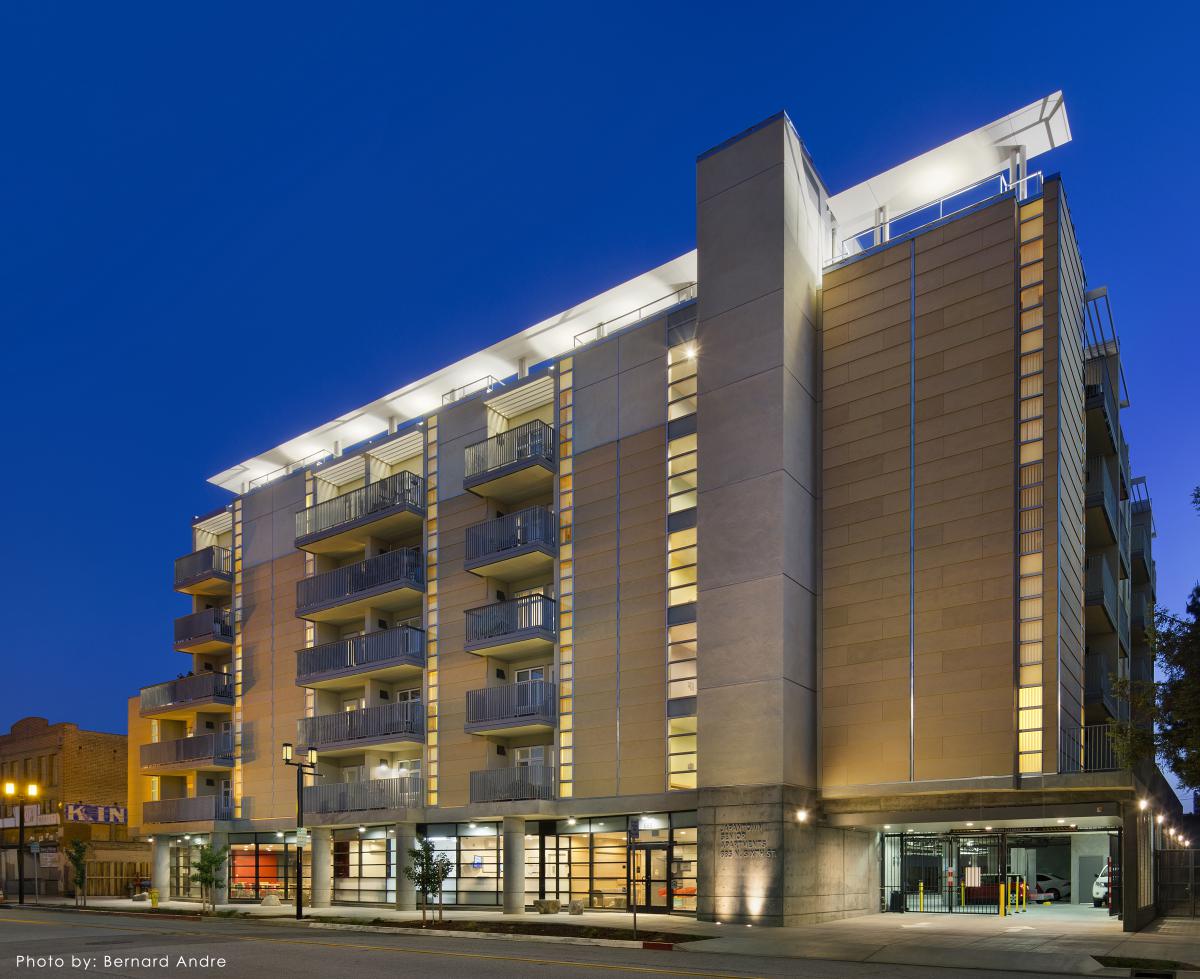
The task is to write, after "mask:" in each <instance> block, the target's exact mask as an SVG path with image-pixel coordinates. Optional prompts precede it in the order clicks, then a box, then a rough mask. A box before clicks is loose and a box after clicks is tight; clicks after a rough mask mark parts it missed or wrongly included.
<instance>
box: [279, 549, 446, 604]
mask: <svg viewBox="0 0 1200 979" xmlns="http://www.w3.org/2000/svg"><path fill="white" fill-rule="evenodd" d="M424 583H425V567H424V565H423V563H422V561H421V551H420V549H418V548H415V547H402V548H398V549H396V550H394V551H387V552H386V553H384V554H377V555H376V556H375V557H370V558H367V559H366V560H365V561H358V562H356V563H354V564H348V565H346V566H345V567H344V568H335V569H334V570H333V571H326V572H324V573H323V574H315V575H312V576H311V577H309V578H301V579H300V580H299V581H297V582H296V608H297V611H300V612H304V611H306V610H308V609H312V608H320V607H323V606H326V605H331V604H337V603H338V602H339V600H340V599H351V598H353V597H354V596H355V595H357V594H359V593H361V592H369V591H373V590H375V589H377V588H381V587H382V586H384V585H389V584H396V585H403V584H408V585H410V586H412V587H414V588H417V589H420V588H422V587H423V586H424Z"/></svg>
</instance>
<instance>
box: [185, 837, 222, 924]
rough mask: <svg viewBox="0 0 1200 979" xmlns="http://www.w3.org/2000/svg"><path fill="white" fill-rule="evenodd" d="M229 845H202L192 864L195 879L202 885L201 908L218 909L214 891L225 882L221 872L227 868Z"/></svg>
mask: <svg viewBox="0 0 1200 979" xmlns="http://www.w3.org/2000/svg"><path fill="white" fill-rule="evenodd" d="M228 854H229V847H227V846H223V847H220V848H217V847H214V846H212V845H210V844H208V843H205V844H204V845H202V846H201V847H200V848H199V850H198V851H197V854H196V862H195V863H193V864H192V870H193V874H192V876H193V879H194V880H195V881H196V883H197V884H199V885H200V908H201V910H204V908H207V907H211V908H212V909H213V910H214V911H216V910H217V905H216V903H215V902H214V900H213V891H214V890H216V888H218V887H220V886H221V885H222V884H224V883H225V881H224V878H222V876H221V874H222V872H223V871H224V869H225V857H226V856H227V855H228Z"/></svg>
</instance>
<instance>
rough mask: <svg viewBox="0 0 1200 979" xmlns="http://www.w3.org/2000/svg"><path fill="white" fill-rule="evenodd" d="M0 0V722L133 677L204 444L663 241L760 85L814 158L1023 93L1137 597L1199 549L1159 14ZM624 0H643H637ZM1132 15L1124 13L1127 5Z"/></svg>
mask: <svg viewBox="0 0 1200 979" xmlns="http://www.w3.org/2000/svg"><path fill="white" fill-rule="evenodd" d="M431 6H435V5H422V8H421V9H420V10H419V12H414V13H412V14H411V15H410V14H409V13H408V11H409V10H411V11H417V10H418V8H417V7H415V6H413V5H401V4H384V3H377V4H333V5H329V4H323V5H321V6H320V7H319V8H318V7H309V6H305V5H303V4H296V3H289V4H286V5H280V6H279V7H278V8H275V9H269V8H268V7H266V6H265V5H262V4H236V5H235V4H213V5H195V4H192V5H180V4H143V5H136V4H130V3H125V4H116V5H112V4H84V3H76V4H72V5H62V4H53V3H49V2H45V0H38V2H35V3H19V2H15V0H10V2H8V3H6V4H4V6H3V8H2V10H0V84H2V87H3V91H4V93H5V95H4V99H3V108H2V109H0V112H2V120H3V127H2V137H0V228H2V231H0V326H2V328H3V336H4V339H5V343H4V349H3V359H2V364H3V387H2V389H0V397H2V398H3V406H2V408H3V413H2V416H0V417H2V420H0V425H2V426H3V438H2V439H0V447H2V449H3V452H4V458H6V459H7V460H8V471H7V472H5V473H3V475H0V494H2V499H3V509H2V511H0V512H2V513H3V515H4V538H3V539H4V546H3V549H2V550H3V555H4V560H3V561H2V562H0V588H2V594H3V596H4V609H5V616H4V620H5V621H4V630H3V635H4V639H3V646H2V647H0V651H2V655H3V660H2V661H0V729H6V728H7V725H8V723H10V722H11V721H12V720H15V719H17V718H19V717H21V716H23V715H26V714H31V713H40V714H44V715H47V716H49V717H50V718H51V719H52V720H74V721H78V722H79V723H81V724H83V725H87V726H94V727H98V728H101V729H105V730H116V731H123V730H124V729H125V699H126V698H127V697H128V696H129V695H130V694H133V693H135V692H136V691H137V689H138V687H140V686H141V685H143V684H147V683H150V682H155V681H159V680H165V679H169V678H171V677H173V676H175V675H176V673H177V672H178V671H179V670H180V669H181V668H182V664H183V660H182V658H181V657H179V656H178V655H177V654H175V653H173V652H172V651H171V646H170V639H171V620H172V618H173V617H174V616H175V615H179V614H182V612H183V611H184V610H185V599H183V598H182V597H179V596H176V595H174V594H173V592H172V590H171V574H172V560H173V559H174V558H175V557H176V556H178V555H180V554H183V553H185V552H186V551H187V550H188V549H189V537H188V519H189V517H190V516H191V515H192V514H194V513H200V512H205V511H207V510H209V509H211V508H213V507H215V506H218V505H220V504H221V503H223V502H225V500H226V499H227V497H226V495H225V494H224V493H223V492H222V491H220V490H217V489H216V488H215V487H212V486H210V485H208V484H207V483H206V482H205V480H206V479H207V478H208V477H209V476H210V475H212V474H214V473H216V472H218V471H220V470H222V469H224V468H226V467H227V466H229V465H231V464H233V463H236V462H238V461H240V460H242V459H244V458H246V457H248V456H250V455H252V454H254V453H255V452H257V451H259V450H262V449H265V448H268V447H270V446H273V445H275V444H277V443H279V442H281V441H283V440H285V439H286V438H288V437H290V436H293V435H295V434H297V433H299V432H302V431H305V430H307V429H309V428H312V427H313V426H315V425H317V424H319V423H321V422H323V421H326V420H328V419H329V418H331V417H333V416H335V415H337V414H339V413H341V412H343V411H346V410H348V409H351V408H353V407H356V406H358V405H360V404H362V403H364V402H366V401H368V400H370V399H372V398H374V397H376V396H378V395H379V394H381V393H383V392H386V391H389V390H392V389H394V388H396V387H399V386H400V385H401V384H402V383H403V382H405V381H407V380H409V379H412V378H415V377H419V376H421V375H422V374H424V373H426V372H428V371H430V370H432V369H434V368H436V367H439V366H441V365H443V364H445V363H448V362H451V361H453V360H455V359H457V358H459V357H460V356H463V355H464V354H466V353H469V352H470V351H472V350H475V349H478V348H479V347H480V346H482V345H485V344H488V343H491V342H493V341H495V340H497V339H500V338H502V337H504V336H507V335H509V334H511V333H513V332H516V331H517V330H518V329H520V328H523V327H525V326H527V325H530V324H532V323H534V322H536V321H538V320H540V319H542V318H543V317H545V316H547V315H549V314H551V313H554V312H556V311H558V310H560V309H563V308H565V307H567V306H569V305H571V304H573V303H574V302H576V301H578V300H580V299H583V298H585V297H587V296H590V295H592V294H594V293H596V292H598V291H600V290H602V289H605V288H607V287H608V286H611V285H613V284H615V283H617V282H620V281H622V280H623V279H625V278H628V277H630V276H632V275H635V274H637V273H639V272H642V271H644V270H645V269H647V268H650V267H652V266H654V265H657V264H659V263H660V262H663V261H665V260H667V259H669V258H672V257H674V256H676V255H678V254H680V253H682V252H683V251H685V250H687V249H689V248H691V247H693V238H694V221H695V215H694V165H695V157H696V155H697V154H698V153H700V152H702V151H704V150H705V149H707V148H709V147H710V146H712V145H714V144H716V143H718V142H720V141H721V140H723V139H725V138H726V137H728V136H731V135H733V134H735V133H737V132H739V131H741V130H742V129H744V128H746V127H747V126H749V125H751V124H753V123H755V122H757V121H758V120H760V119H762V118H763V117H765V116H768V115H770V114H771V113H773V112H776V111H777V110H779V109H781V108H782V109H787V110H788V112H789V113H790V114H791V116H792V118H793V120H794V121H795V123H796V126H797V127H798V129H799V131H800V133H801V135H802V136H803V137H804V139H805V141H806V143H807V144H808V146H809V149H810V151H811V152H812V154H813V157H814V158H815V160H816V163H817V166H818V167H819V169H820V170H821V172H822V175H823V176H824V178H825V180H826V182H827V183H828V184H829V186H830V187H831V189H833V190H835V191H836V190H839V189H841V188H843V187H845V186H847V185H849V184H852V183H855V182H857V181H859V180H861V179H863V178H865V177H868V176H870V175H871V174H873V173H876V172H879V171H880V170H883V169H886V168H887V167H889V166H891V165H893V164H895V163H898V162H901V161H903V160H905V159H907V158H909V157H911V156H913V155H915V154H917V153H919V152H921V151H923V150H925V149H928V148H930V147H932V146H934V145H936V144H938V143H941V142H943V141H945V140H947V139H949V138H952V137H954V136H957V135H959V134H961V133H963V132H966V131H968V130H970V129H973V128H975V127H977V126H979V125H981V124H983V123H986V122H988V121H990V120H992V119H994V118H996V117H998V116H1000V115H1003V114H1004V113H1006V112H1008V111H1010V110H1012V109H1015V108H1018V107H1019V106H1022V105H1025V104H1026V103H1028V102H1031V101H1033V100H1034V99H1035V98H1038V97H1040V96H1042V95H1044V94H1046V93H1048V92H1051V91H1053V90H1055V89H1058V88H1062V89H1064V90H1065V92H1066V96H1067V106H1068V110H1069V113H1070V118H1071V123H1072V128H1073V131H1074V136H1075V141H1074V143H1072V144H1071V145H1070V146H1068V147H1067V148H1065V149H1063V150H1061V151H1058V152H1057V153H1056V155H1055V156H1054V158H1053V160H1052V161H1051V160H1046V161H1045V162H1044V164H1043V165H1045V166H1046V167H1048V168H1050V169H1057V170H1060V171H1061V172H1062V173H1063V174H1064V177H1065V181H1066V187H1067V193H1068V199H1069V201H1070V204H1071V207H1072V209H1073V213H1074V217H1075V221H1076V225H1077V229H1078V232H1079V238H1080V243H1081V247H1082V250H1083V254H1084V261H1085V263H1086V269H1087V273H1088V278H1089V280H1090V283H1091V284H1092V285H1098V284H1102V283H1107V284H1108V285H1109V286H1110V288H1111V290H1112V297H1113V304H1114V310H1115V315H1116V321H1117V325H1118V330H1119V332H1120V335H1121V340H1122V344H1123V350H1124V352H1125V356H1126V371H1127V375H1128V378H1129V384H1130V389H1131V391H1132V398H1133V405H1132V410H1131V411H1130V412H1128V415H1127V422H1126V424H1127V430H1128V434H1129V438H1130V440H1131V442H1132V446H1133V448H1132V452H1133V459H1134V469H1135V470H1136V471H1138V472H1142V473H1145V474H1146V475H1147V476H1148V477H1149V479H1150V488H1151V491H1152V493H1153V496H1154V501H1155V513H1156V519H1157V524H1158V530H1159V540H1158V542H1157V545H1156V555H1157V557H1158V562H1159V585H1160V598H1161V600H1162V601H1164V602H1167V603H1169V604H1171V605H1173V606H1175V607H1179V606H1180V605H1181V604H1182V600H1183V597H1184V595H1185V593H1186V591H1187V589H1188V588H1189V587H1190V586H1191V584H1192V581H1193V579H1194V578H1195V577H1196V576H1197V574H1198V573H1200V563H1198V562H1197V558H1196V554H1197V552H1198V551H1200V517H1198V516H1196V515H1194V514H1193V513H1192V512H1191V511H1190V509H1189V507H1188V503H1187V496H1188V491H1189V489H1190V487H1191V486H1193V485H1194V484H1196V483H1198V482H1200V465H1198V464H1197V453H1196V449H1195V419H1196V410H1195V406H1196V385H1197V380H1198V379H1197V371H1196V367H1197V357H1196V352H1195V351H1196V329H1195V327H1196V324H1195V312H1194V311H1195V306H1196V304H1195V300H1194V297H1193V296H1192V292H1193V290H1194V287H1195V258H1194V256H1195V248H1194V242H1195V236H1196V233H1197V227H1198V225H1200V222H1198V218H1200V215H1198V214H1197V206H1196V200H1197V195H1196V193H1195V173H1194V161H1195V160H1196V158H1197V155H1198V152H1200V146H1198V145H1197V144H1198V142H1200V137H1198V136H1197V130H1196V127H1195V126H1194V125H1193V122H1194V119H1195V100H1196V95H1197V91H1196V85H1195V82H1194V81H1193V78H1192V75H1191V72H1192V70H1193V68H1194V53H1193V51H1192V50H1191V49H1190V47H1189V46H1187V45H1189V44H1190V33H1189V31H1187V30H1183V29H1176V28H1180V27H1181V26H1182V25H1178V24H1177V25H1175V28H1171V27H1169V26H1167V25H1166V23H1165V22H1164V21H1162V20H1160V19H1159V18H1155V17H1150V16H1145V17H1137V18H1124V17H1123V18H1121V21H1120V23H1119V25H1117V24H1116V23H1115V22H1114V23H1110V22H1108V20H1107V19H1106V18H1104V17H1103V16H1101V15H1100V12H1099V11H1098V9H1097V8H1096V7H1095V6H1094V5H1091V4H1089V5H1083V6H1079V7H1078V8H1077V9H1070V5H1046V6H1043V7H1040V8H1035V7H1027V8H1021V7H1013V8H1009V9H1006V10H1001V9H1000V8H995V7H986V8H985V7H979V8H978V18H979V19H978V20H977V21H976V20H973V19H972V16H973V15H971V14H969V13H968V9H969V5H965V4H960V5H956V6H955V7H953V8H946V9H943V10H933V9H930V10H928V11H926V12H923V13H917V12H914V11H912V10H909V11H908V12H907V13H908V16H906V17H905V19H904V20H903V21H902V22H896V23H890V24H889V23H887V22H886V21H884V20H880V19H879V18H878V17H877V16H876V15H874V14H872V15H870V16H868V15H867V14H866V11H865V9H864V8H862V7H861V6H860V5H854V4H850V5H839V4H824V5H817V6H816V7H814V6H813V5H811V4H800V3H789V4H781V5H779V6H778V7H775V8H773V7H771V6H770V5H762V4H741V5H734V6H729V5H727V4H722V5H717V6H714V7H711V8H706V7H704V6H700V5H696V4H686V5H683V4H681V5H678V6H674V7H667V6H657V5H637V6H629V7H625V8H622V7H620V6H618V5H615V4H606V5H599V6H595V7H594V8H592V9H591V10H589V11H585V10H583V8H570V10H569V9H568V7H567V6H563V5H553V6H547V7H545V8H541V9H535V8H533V7H530V6H528V5H510V4H504V5H488V6H487V7H483V8H480V9H466V8H456V9H447V8H445V7H443V8H441V9H442V10H444V12H441V13H437V12H435V13H430V12H429V8H430V7H431ZM651 6H655V7H656V9H655V10H650V9H648V8H649V7H651ZM842 11H847V12H848V13H847V14H846V15H844V16H843V15H842V14H841V12H842ZM1154 24H1162V25H1163V26H1162V28H1161V32H1154V31H1153V30H1152V28H1151V26H1150V25H1154Z"/></svg>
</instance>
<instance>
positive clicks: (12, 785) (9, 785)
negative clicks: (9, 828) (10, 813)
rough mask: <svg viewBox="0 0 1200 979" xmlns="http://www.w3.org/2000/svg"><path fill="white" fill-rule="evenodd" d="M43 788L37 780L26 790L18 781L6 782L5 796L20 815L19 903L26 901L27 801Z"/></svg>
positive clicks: (37, 794)
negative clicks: (19, 786) (20, 788)
mask: <svg viewBox="0 0 1200 979" xmlns="http://www.w3.org/2000/svg"><path fill="white" fill-rule="evenodd" d="M40 794H41V789H40V788H39V787H38V784H37V783H36V782H29V783H28V784H27V785H26V786H25V791H24V792H21V791H18V786H17V783H16V782H5V783H4V798H6V799H8V800H9V804H10V805H12V804H13V803H15V804H16V806H17V809H18V811H19V813H20V815H19V816H18V817H17V895H18V896H17V903H18V904H24V903H25V803H27V802H28V801H29V800H30V799H36V798H37V797H38V796H39V795H40Z"/></svg>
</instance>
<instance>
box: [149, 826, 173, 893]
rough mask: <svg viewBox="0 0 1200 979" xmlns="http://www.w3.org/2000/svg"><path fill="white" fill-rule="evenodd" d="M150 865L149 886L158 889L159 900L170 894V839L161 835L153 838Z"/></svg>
mask: <svg viewBox="0 0 1200 979" xmlns="http://www.w3.org/2000/svg"><path fill="white" fill-rule="evenodd" d="M152 861H153V862H152V863H151V865H150V886H151V887H153V888H154V889H155V890H157V891H158V896H159V900H162V901H165V900H167V899H168V898H169V897H170V896H171V841H170V840H168V839H165V838H163V837H161V836H157V837H155V839H154V855H153V857H152Z"/></svg>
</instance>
